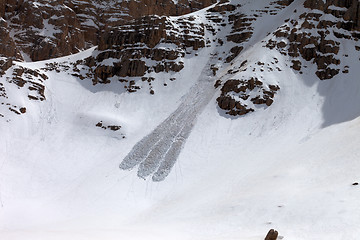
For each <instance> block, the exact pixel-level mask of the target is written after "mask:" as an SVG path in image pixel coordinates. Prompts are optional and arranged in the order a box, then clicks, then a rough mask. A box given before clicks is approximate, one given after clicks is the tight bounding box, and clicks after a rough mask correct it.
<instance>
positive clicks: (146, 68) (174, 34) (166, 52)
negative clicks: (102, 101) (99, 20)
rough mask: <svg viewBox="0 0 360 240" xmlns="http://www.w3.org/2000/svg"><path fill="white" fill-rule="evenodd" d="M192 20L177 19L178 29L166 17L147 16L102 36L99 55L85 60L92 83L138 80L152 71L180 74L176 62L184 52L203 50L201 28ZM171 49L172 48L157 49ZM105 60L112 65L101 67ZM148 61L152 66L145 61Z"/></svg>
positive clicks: (180, 65)
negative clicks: (112, 80)
mask: <svg viewBox="0 0 360 240" xmlns="http://www.w3.org/2000/svg"><path fill="white" fill-rule="evenodd" d="M193 20H194V19H192V18H191V17H189V18H183V19H179V20H177V22H176V24H177V25H178V28H174V27H172V26H173V24H172V23H171V22H170V20H169V19H168V18H166V17H156V16H146V17H143V18H141V19H138V20H136V21H134V22H131V23H130V24H125V25H122V26H120V27H118V28H117V29H113V30H112V31H110V32H108V33H107V34H104V36H103V38H101V40H100V44H99V46H98V50H99V53H98V54H97V55H96V56H92V57H90V58H88V59H87V60H86V64H87V65H88V66H89V67H90V68H92V69H93V74H94V79H95V80H94V84H96V83H107V82H108V78H110V77H113V76H119V77H141V76H144V75H145V74H146V73H151V72H155V73H158V72H170V71H172V72H179V71H180V70H182V69H183V67H184V65H183V62H181V61H180V60H179V59H180V58H181V57H184V56H185V54H186V51H185V50H186V49H188V48H191V49H193V50H198V49H199V48H203V47H205V40H204V26H201V25H200V26H199V25H196V27H192V26H195V25H194V23H192V21H193ZM159 44H161V45H162V46H171V47H160V46H158V45H159ZM108 59H111V60H112V62H110V63H106V64H104V63H105V62H106V61H107V60H108ZM146 59H147V60H149V61H150V60H151V62H152V64H151V65H150V64H149V63H146V62H145V61H146Z"/></svg>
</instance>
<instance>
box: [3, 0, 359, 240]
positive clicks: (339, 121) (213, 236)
mask: <svg viewBox="0 0 360 240" xmlns="http://www.w3.org/2000/svg"><path fill="white" fill-rule="evenodd" d="M247 2H249V4H250V3H251V1H247ZM265 2H269V1H257V4H253V5H251V6H252V7H258V5H261V4H264V5H266V4H265ZM301 2H302V1H299V3H294V4H293V5H292V6H291V7H290V9H289V10H288V11H284V12H282V13H280V14H279V15H276V16H268V18H259V20H258V21H257V22H255V23H254V24H255V25H256V27H255V29H257V30H256V31H257V32H256V33H254V35H253V37H252V38H251V39H250V41H249V42H248V43H246V45H245V49H244V51H243V52H242V54H240V55H239V56H238V58H237V59H235V61H234V65H236V64H237V65H240V63H242V62H243V61H244V60H247V61H248V62H247V64H248V65H249V66H250V65H251V64H255V63H256V62H257V61H262V62H271V61H272V60H273V59H274V58H277V59H278V60H279V62H278V63H277V67H279V68H280V69H282V71H272V72H266V71H265V72H261V71H258V70H256V71H255V72H252V71H250V70H249V71H245V72H241V76H243V77H252V76H256V77H258V78H261V79H262V81H264V82H267V83H270V84H273V83H276V84H278V85H279V86H280V91H279V93H278V94H277V95H276V96H275V99H274V100H275V101H274V103H273V104H272V105H271V106H270V107H267V108H263V107H262V108H259V109H256V111H255V112H253V113H250V114H247V115H245V116H241V117H229V116H227V115H225V114H224V112H223V111H222V110H220V109H219V108H218V107H217V103H216V97H217V96H218V95H219V92H220V90H219V89H215V88H214V87H213V84H214V83H215V81H216V80H217V79H219V78H222V79H224V80H226V79H228V78H233V77H236V76H234V75H232V76H230V75H229V76H228V75H226V74H225V73H227V70H228V67H230V66H229V65H224V66H222V69H221V70H219V71H218V74H217V76H212V75H211V74H210V73H207V72H208V71H209V69H210V65H211V64H214V62H212V59H211V57H210V55H211V54H212V53H214V51H215V47H214V46H212V47H209V48H204V49H202V50H200V51H199V52H198V56H197V57H190V58H185V59H183V60H184V63H185V68H184V70H182V71H181V72H179V73H163V74H159V75H158V76H157V79H156V81H155V82H154V89H155V95H150V94H149V93H148V92H146V91H138V92H136V93H127V92H124V90H123V89H120V88H119V87H118V86H117V85H116V83H111V84H107V85H95V86H93V85H92V82H91V80H86V79H85V80H79V79H77V78H75V77H73V76H72V75H70V74H68V73H67V72H60V73H57V72H46V74H47V75H48V76H49V79H48V80H46V81H45V85H46V92H45V95H46V97H47V99H46V101H43V102H30V101H28V100H26V99H25V98H23V96H20V95H19V94H16V92H15V89H14V90H13V91H14V94H12V92H11V91H12V89H11V88H9V89H7V90H8V95H9V96H11V97H12V101H13V102H15V103H18V104H19V105H21V104H23V103H26V107H27V113H26V114H24V115H22V116H21V117H14V118H11V121H7V122H6V121H1V122H0V133H1V137H0V239H2V240H3V239H4V240H63V239H66V240H115V239H116V240H118V239H127V240H133V239H134V240H137V239H139V240H140V239H149V240H152V239H156V240H159V239H160V240H163V239H164V240H168V239H171V240H177V239H179V240H180V239H181V240H262V239H264V237H265V235H266V233H267V232H268V230H269V229H271V228H274V229H276V230H278V231H279V234H280V236H279V238H278V239H284V240H287V239H288V240H358V239H359V238H360V204H359V199H360V187H359V186H358V185H353V183H355V182H359V181H360V171H359V169H360V160H359V159H360V149H359V146H360V134H358V133H359V132H360V118H359V116H360V105H359V104H358V103H359V102H360V81H359V76H360V68H359V60H358V59H359V57H360V56H359V55H360V52H355V51H352V50H351V49H353V48H350V47H349V48H346V49H345V50H347V49H348V50H347V51H348V52H346V53H348V54H349V58H348V59H344V61H343V62H344V64H347V65H349V66H350V72H349V74H346V75H343V74H339V75H337V76H336V77H335V78H333V79H330V80H327V81H320V80H319V79H318V78H317V77H316V75H315V74H314V72H315V71H313V69H311V68H312V67H309V68H308V72H304V74H299V73H297V72H294V71H293V70H292V69H291V68H290V67H289V65H290V64H291V60H290V59H289V58H288V57H286V56H283V55H281V54H280V53H279V52H277V51H276V50H269V49H267V48H264V47H262V46H263V43H261V41H262V40H266V39H268V38H269V37H270V36H268V37H267V36H266V35H267V31H273V30H274V29H275V28H276V23H274V21H275V20H276V19H285V18H286V17H288V16H289V15H291V14H292V11H293V9H294V8H297V9H300V8H301V4H302V3H301ZM247 7H248V5H246V1H244V9H246V8H247ZM201 13H202V12H201V11H200V12H198V13H194V14H201ZM344 41H345V40H344ZM346 44H347V43H346ZM345 50H344V51H345ZM93 51H96V50H95V49H94V48H92V49H89V50H87V51H84V52H81V53H79V54H76V55H72V56H68V57H64V58H60V59H55V60H49V61H43V62H31V63H25V62H22V63H20V62H19V63H16V64H17V65H21V66H26V67H28V68H33V69H40V68H42V67H44V66H45V64H46V63H47V62H59V63H63V62H75V61H76V60H78V59H84V58H85V57H86V56H89V55H91V54H92V53H93ZM342 54H343V53H342ZM216 64H220V63H216ZM313 68H315V67H313ZM9 75H11V69H10V70H9V71H8V73H7V75H5V76H3V78H5V77H6V76H9ZM170 77H176V79H177V80H176V81H172V82H167V84H168V86H167V87H163V83H164V81H166V80H167V79H169V78H170ZM25 96H27V95H25ZM99 121H103V122H104V123H107V124H114V125H120V126H121V129H120V130H119V131H116V132H113V131H108V130H104V129H102V128H98V127H95V125H96V124H97V123H98V122H99ZM123 136H125V138H123ZM149 136H150V138H149ZM149 139H150V140H149ZM135 155H136V157H134V156H135ZM139 156H140V157H139ZM172 156H175V157H172ZM176 156H178V157H176ZM134 161H135V162H134ZM119 165H120V167H121V168H122V169H121V168H119ZM132 168H134V169H132ZM123 169H130V170H123ZM150 176H151V177H150ZM153 180H154V181H153ZM160 180H163V181H160Z"/></svg>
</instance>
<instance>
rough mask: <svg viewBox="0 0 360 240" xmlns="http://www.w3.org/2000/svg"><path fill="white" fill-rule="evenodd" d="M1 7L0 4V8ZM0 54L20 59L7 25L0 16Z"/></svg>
mask: <svg viewBox="0 0 360 240" xmlns="http://www.w3.org/2000/svg"><path fill="white" fill-rule="evenodd" d="M1 8H2V7H1V5H0V9H1ZM1 56H6V57H9V58H12V59H22V56H21V54H20V52H19V51H18V49H17V47H16V44H15V42H14V41H13V39H12V38H11V37H10V32H9V26H8V24H7V22H6V21H5V20H4V19H3V18H0V57H1Z"/></svg>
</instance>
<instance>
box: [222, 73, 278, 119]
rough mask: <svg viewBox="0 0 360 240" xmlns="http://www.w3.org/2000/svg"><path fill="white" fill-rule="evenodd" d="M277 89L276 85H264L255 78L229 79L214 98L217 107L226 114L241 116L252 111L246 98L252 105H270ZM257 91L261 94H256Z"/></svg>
mask: <svg viewBox="0 0 360 240" xmlns="http://www.w3.org/2000/svg"><path fill="white" fill-rule="evenodd" d="M279 89H280V88H279V86H277V85H268V86H264V84H263V82H261V81H260V80H259V79H257V78H250V79H249V80H237V79H231V80H228V81H226V82H225V84H224V85H223V87H222V88H221V95H220V97H218V98H217V99H216V100H217V102H218V106H219V108H221V109H223V110H225V111H226V113H227V114H229V115H232V116H237V115H239V116H241V115H245V114H247V113H249V112H253V111H254V109H253V108H251V107H249V106H248V104H249V101H248V102H247V100H250V102H251V103H252V104H253V105H262V104H265V105H266V106H270V105H271V104H272V103H273V102H274V100H273V99H274V96H275V94H276V92H277V91H278V90H279ZM259 92H261V94H258V93H259ZM236 99H237V100H236ZM246 102H247V103H246Z"/></svg>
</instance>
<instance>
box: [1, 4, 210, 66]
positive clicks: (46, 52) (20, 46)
mask: <svg viewBox="0 0 360 240" xmlns="http://www.w3.org/2000/svg"><path fill="white" fill-rule="evenodd" d="M214 2H216V1H215V0H200V1H199V0H198V1H191V0H181V1H179V2H178V4H174V3H173V2H172V1H167V0H161V1H159V0H145V1H133V0H132V1H121V2H114V1H101V2H99V1H95V0H79V1H71V0H54V1H50V0H40V1H35V0H29V1H16V0H1V1H0V17H1V18H3V19H5V20H6V21H3V20H1V19H0V43H1V45H0V46H1V47H0V56H3V57H12V58H14V59H18V60H23V56H21V54H20V51H21V52H23V53H24V54H26V56H24V57H25V58H26V59H31V60H32V61H38V60H45V59H50V58H54V57H60V56H64V55H69V54H72V53H76V52H78V51H79V50H82V49H84V48H89V47H91V46H94V45H97V44H98V43H99V39H100V37H101V36H102V35H103V33H104V32H108V31H110V29H112V28H114V27H115V28H116V27H117V26H119V25H123V24H124V23H128V22H129V21H131V20H133V19H138V18H141V17H143V16H146V15H151V14H156V15H165V16H169V15H182V14H186V13H190V12H192V11H195V10H198V9H201V8H204V7H206V6H209V5H210V4H212V3H214ZM10 29H11V30H12V31H13V33H14V34H13V36H12V37H10V36H9V33H8V31H9V30H10Z"/></svg>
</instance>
